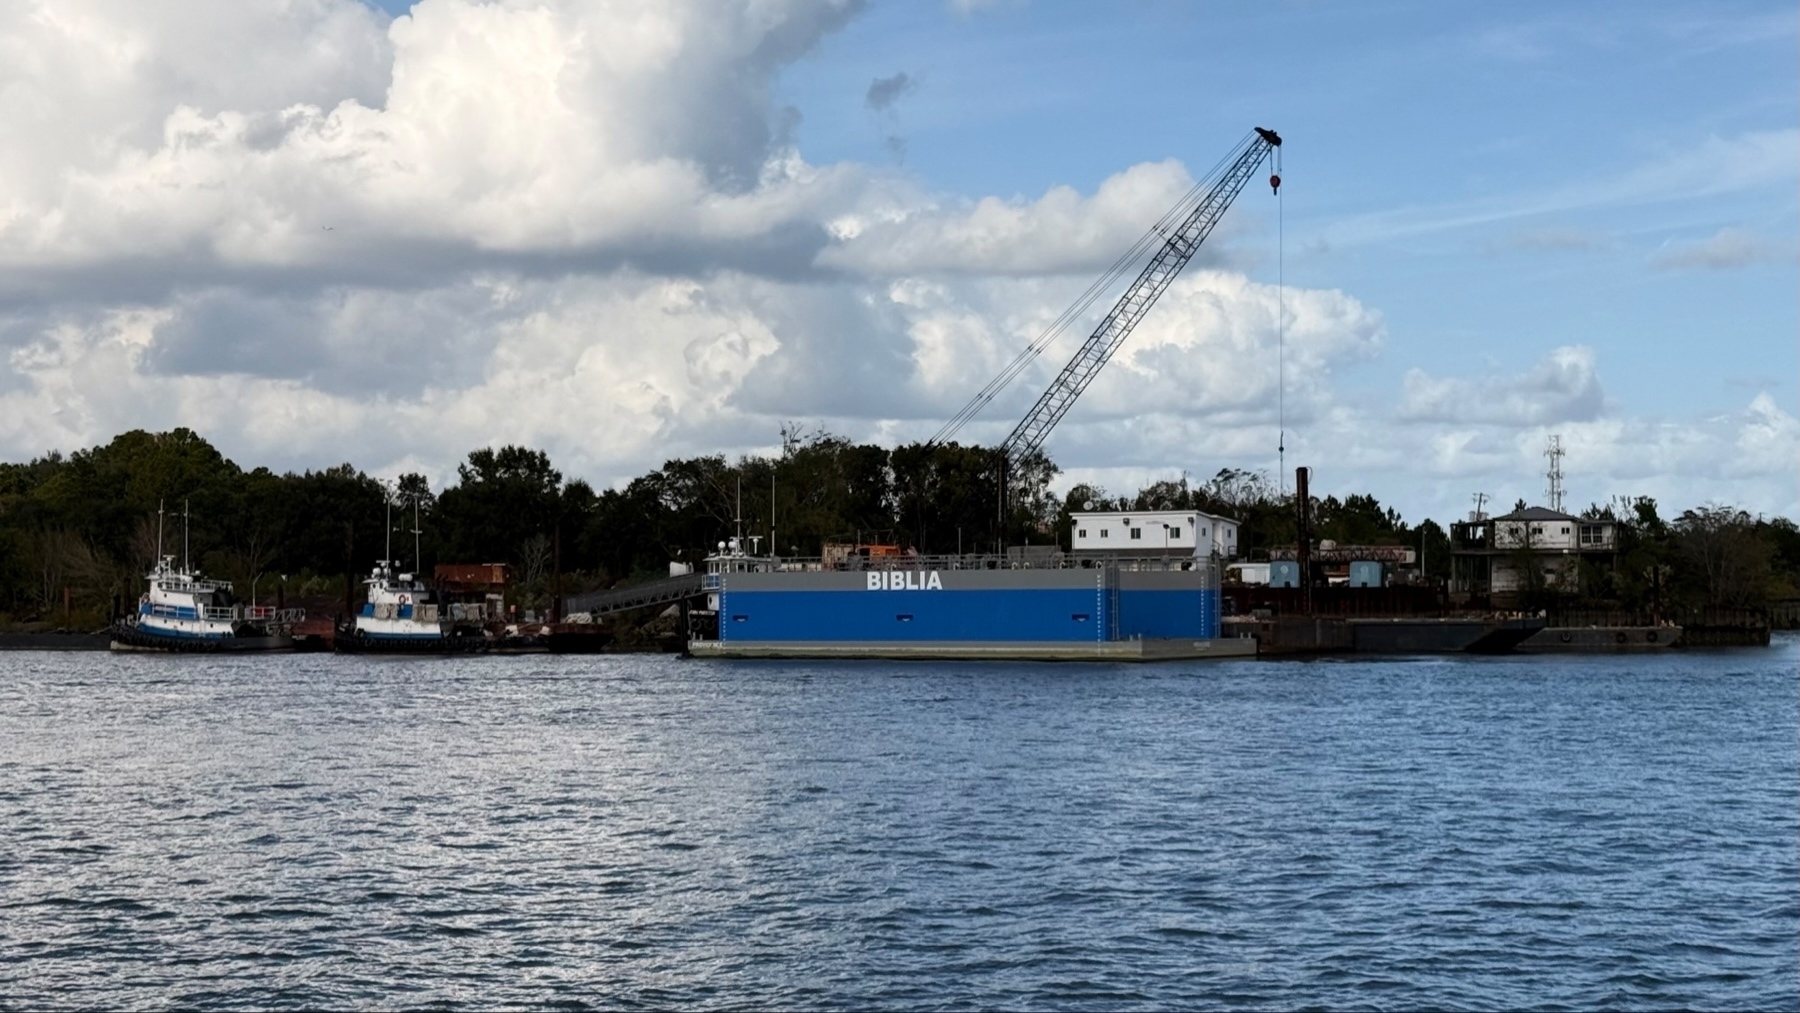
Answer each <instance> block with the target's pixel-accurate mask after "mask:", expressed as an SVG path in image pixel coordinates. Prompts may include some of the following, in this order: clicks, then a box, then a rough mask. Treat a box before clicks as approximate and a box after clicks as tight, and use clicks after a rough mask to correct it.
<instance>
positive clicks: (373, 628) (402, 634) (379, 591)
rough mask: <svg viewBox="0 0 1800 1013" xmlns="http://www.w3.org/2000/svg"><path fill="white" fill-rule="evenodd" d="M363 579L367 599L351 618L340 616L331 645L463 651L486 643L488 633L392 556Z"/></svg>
mask: <svg viewBox="0 0 1800 1013" xmlns="http://www.w3.org/2000/svg"><path fill="white" fill-rule="evenodd" d="M363 583H364V584H365V585H367V586H368V589H369V592H368V600H367V601H365V602H364V603H363V607H362V609H361V610H360V611H358V612H357V614H356V615H355V616H353V617H351V618H350V619H348V620H346V621H343V622H340V623H339V624H338V627H337V631H336V635H335V636H334V637H333V639H332V647H333V648H334V649H335V650H338V651H344V652H349V653H353V654H376V653H379V654H465V653H471V652H475V651H483V650H486V649H487V646H488V637H487V633H486V632H485V631H484V630H482V628H481V626H480V625H478V624H477V623H474V622H471V621H469V620H467V619H464V618H462V617H460V616H458V615H457V614H456V613H457V611H458V607H457V606H450V607H449V608H447V609H446V608H444V607H442V606H440V605H439V604H438V603H437V602H434V601H433V600H432V591H431V588H430V587H428V586H427V585H426V584H425V582H424V581H422V580H419V579H418V577H417V576H416V575H415V574H411V573H399V572H397V567H396V564H395V563H394V561H393V560H391V559H384V560H381V561H379V562H377V563H376V564H375V570H374V572H373V573H372V574H370V576H369V578H368V579H367V580H364V581H363Z"/></svg>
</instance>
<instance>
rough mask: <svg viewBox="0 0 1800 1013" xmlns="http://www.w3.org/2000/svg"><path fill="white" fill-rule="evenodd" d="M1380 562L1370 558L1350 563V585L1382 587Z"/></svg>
mask: <svg viewBox="0 0 1800 1013" xmlns="http://www.w3.org/2000/svg"><path fill="white" fill-rule="evenodd" d="M1381 569H1382V564H1380V563H1377V562H1375V561H1374V560H1370V559H1362V560H1357V561H1355V562H1352V563H1351V564H1350V586H1351V587H1383V586H1385V585H1384V582H1383V580H1382V572H1381Z"/></svg>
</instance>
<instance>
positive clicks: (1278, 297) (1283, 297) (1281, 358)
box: [1275, 148, 1287, 495]
mask: <svg viewBox="0 0 1800 1013" xmlns="http://www.w3.org/2000/svg"><path fill="white" fill-rule="evenodd" d="M1275 178H1276V179H1280V178H1281V149H1280V148H1276V149H1275ZM1275 348H1276V352H1275V417H1276V426H1277V431H1278V433H1279V435H1278V436H1277V438H1276V443H1275V472H1276V478H1277V480H1278V481H1279V482H1280V483H1281V492H1282V494H1283V495H1286V493H1287V215H1286V204H1285V203H1284V202H1283V201H1282V199H1281V188H1280V187H1276V188H1275Z"/></svg>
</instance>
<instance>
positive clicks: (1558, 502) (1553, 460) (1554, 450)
mask: <svg viewBox="0 0 1800 1013" xmlns="http://www.w3.org/2000/svg"><path fill="white" fill-rule="evenodd" d="M1544 456H1545V457H1548V458H1549V459H1550V470H1549V471H1547V472H1545V473H1544V477H1545V478H1547V479H1549V481H1550V489H1549V492H1550V504H1549V505H1550V509H1552V510H1554V511H1556V512H1557V513H1562V508H1563V484H1562V483H1563V473H1562V459H1563V445H1562V437H1561V436H1558V435H1552V436H1551V437H1550V446H1548V447H1546V448H1545V449H1544Z"/></svg>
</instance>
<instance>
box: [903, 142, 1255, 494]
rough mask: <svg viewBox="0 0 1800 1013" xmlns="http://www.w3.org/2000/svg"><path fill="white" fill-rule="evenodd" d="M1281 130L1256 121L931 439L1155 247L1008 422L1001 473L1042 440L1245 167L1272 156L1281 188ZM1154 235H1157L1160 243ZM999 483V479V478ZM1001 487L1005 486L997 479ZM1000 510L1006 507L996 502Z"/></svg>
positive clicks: (986, 397)
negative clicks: (1058, 368)
mask: <svg viewBox="0 0 1800 1013" xmlns="http://www.w3.org/2000/svg"><path fill="white" fill-rule="evenodd" d="M1280 148H1281V136H1280V135H1279V134H1277V133H1275V131H1273V130H1265V129H1263V128H1262V127H1257V128H1255V129H1254V130H1253V131H1251V132H1250V133H1249V134H1246V135H1245V136H1244V138H1243V139H1242V140H1240V141H1239V142H1238V144H1237V147H1235V148H1233V149H1232V150H1231V152H1230V153H1229V154H1227V155H1226V156H1225V157H1224V158H1223V159H1221V160H1220V162H1219V164H1218V165H1217V166H1215V167H1214V168H1213V171H1211V172H1209V173H1208V174H1207V175H1206V176H1205V177H1204V178H1202V179H1201V180H1200V181H1199V182H1198V183H1196V184H1194V187H1193V188H1192V189H1191V190H1189V191H1188V192H1187V193H1186V194H1185V195H1184V196H1183V197H1182V199H1181V200H1180V201H1179V202H1177V203H1176V205H1175V206H1174V207H1173V208H1171V209H1170V210H1169V212H1168V213H1167V214H1165V215H1163V217H1162V218H1161V219H1160V220H1158V221H1157V223H1156V224H1155V225H1153V226H1151V227H1150V229H1149V231H1147V232H1145V233H1144V235H1143V237H1142V238H1140V239H1139V240H1138V241H1137V243H1136V244H1135V245H1134V246H1133V247H1132V248H1131V249H1130V250H1127V251H1126V252H1125V254H1124V255H1122V256H1120V257H1119V259H1118V260H1117V261H1115V262H1114V263H1113V265H1112V267H1111V268H1109V269H1108V270H1107V272H1106V273H1105V274H1103V275H1101V277H1100V278H1099V279H1098V280H1096V281H1095V282H1094V283H1093V284H1092V285H1090V286H1088V289H1087V291H1086V292H1084V293H1082V296H1081V297H1080V298H1078V299H1077V300H1076V301H1075V303H1074V305H1072V306H1070V307H1069V308H1068V309H1067V310H1064V311H1063V313H1062V315H1061V316H1060V317H1058V318H1057V319H1056V320H1055V321H1054V322H1053V323H1051V325H1050V327H1049V328H1047V329H1046V330H1045V331H1044V333H1043V334H1042V335H1040V336H1039V337H1038V339H1037V340H1036V341H1033V342H1032V343H1031V345H1030V346H1028V347H1027V348H1026V349H1025V350H1024V351H1022V352H1020V353H1019V354H1018V356H1016V357H1015V358H1014V359H1013V360H1012V362H1010V363H1008V364H1007V366H1006V368H1005V369H1003V370H1001V372H1000V375H999V376H996V377H995V378H994V379H993V380H992V381H991V382H989V383H988V385H987V386H986V387H983V388H982V389H981V391H980V393H978V394H976V395H975V397H974V399H973V400H971V401H970V402H969V403H968V404H967V405H965V406H963V409H962V410H961V411H959V412H957V413H956V414H955V415H954V416H952V417H951V419H950V421H948V422H946V423H944V426H943V428H942V429H939V430H938V432H937V435H935V436H933V437H932V438H931V440H930V441H929V442H930V443H931V444H940V443H943V442H945V441H947V440H949V439H950V438H951V437H953V436H954V435H955V434H956V433H957V431H958V430H960V429H961V428H962V427H963V426H964V425H965V424H966V423H968V422H969V421H970V420H971V419H973V418H974V417H975V416H976V415H978V414H980V413H981V410H982V409H983V408H985V407H987V405H988V402H990V401H992V400H993V399H994V398H995V397H996V396H997V395H998V394H999V393H1000V392H1001V391H1002V390H1004V389H1005V388H1006V386H1007V385H1008V384H1010V383H1012V381H1013V380H1014V379H1015V378H1017V377H1018V375H1019V374H1020V373H1022V372H1024V371H1025V368H1026V367H1027V366H1029V365H1030V364H1031V362H1032V361H1033V360H1035V359H1036V358H1037V357H1038V355H1039V354H1040V353H1042V352H1043V350H1044V349H1045V348H1046V347H1048V346H1049V344H1050V342H1051V341H1053V340H1054V339H1055V338H1056V336H1057V335H1058V334H1060V333H1062V331H1063V330H1064V329H1065V328H1067V327H1068V325H1069V324H1070V323H1071V322H1073V321H1074V320H1075V319H1076V318H1078V317H1080V316H1081V314H1083V313H1084V312H1086V311H1087V309H1088V307H1089V306H1091V305H1093V303H1094V302H1095V301H1096V300H1098V299H1099V298H1100V296H1101V295H1102V294H1104V293H1105V291H1106V290H1107V289H1108V288H1111V287H1112V285H1113V283H1114V282H1116V281H1117V280H1118V279H1119V278H1120V277H1123V276H1124V274H1125V272H1126V271H1128V270H1130V267H1131V265H1132V264H1134V263H1136V262H1137V261H1138V260H1139V259H1140V258H1142V257H1143V256H1144V254H1145V252H1147V251H1149V250H1151V249H1152V248H1154V250H1155V252H1154V253H1153V254H1152V255H1151V257H1150V260H1149V263H1147V264H1145V265H1144V268H1143V270H1142V271H1141V272H1139V274H1138V276H1137V280H1136V281H1134V282H1132V283H1131V286H1130V287H1129V288H1127V289H1126V290H1125V293H1124V294H1123V295H1121V296H1120V297H1119V301H1118V302H1116V303H1114V304H1113V308H1112V311H1111V312H1109V313H1107V314H1106V317H1105V318H1104V319H1102V320H1101V321H1100V325H1099V326H1098V327H1096V328H1094V333H1093V334H1091V335H1089V336H1088V339H1087V340H1086V341H1085V342H1083V343H1082V345H1081V348H1080V350H1078V351H1077V352H1076V353H1075V357H1074V358H1072V359H1070V360H1069V362H1068V365H1066V366H1064V367H1063V368H1062V372H1061V373H1058V374H1057V376H1056V379H1055V380H1052V381H1051V382H1050V386H1049V387H1048V388H1046V389H1045V390H1044V393H1043V394H1041V395H1039V397H1038V399H1037V403H1036V404H1035V405H1033V406H1032V408H1031V411H1029V412H1026V413H1025V417H1024V418H1023V419H1020V420H1019V424H1018V425H1016V426H1014V427H1013V431H1012V433H1011V435H1009V436H1007V438H1006V439H1005V440H1004V441H1002V443H1001V444H1000V453H1001V471H1002V472H1004V471H1005V465H1006V463H1007V462H1008V461H1016V460H1019V459H1020V458H1022V457H1024V456H1026V455H1028V454H1030V453H1031V452H1033V451H1035V450H1037V449H1039V448H1040V447H1042V446H1043V444H1044V440H1045V439H1046V438H1047V437H1048V436H1049V435H1050V430H1052V429H1054V428H1056V424H1057V423H1058V422H1060V421H1062V417H1063V416H1064V415H1066V414H1068V411H1069V409H1070V408H1071V407H1073V406H1074V404H1075V401H1076V399H1077V398H1079V397H1081V393H1082V391H1085V390H1087V387H1088V384H1090V383H1092V382H1093V381H1094V377H1095V376H1097V375H1098V374H1099V372H1100V369H1101V367H1103V366H1105V365H1106V363H1107V360H1108V359H1111V358H1112V355H1113V353H1114V352H1115V351H1117V350H1118V348H1119V345H1121V344H1123V343H1124V341H1125V339H1126V338H1128V337H1130V336H1131V331H1132V328H1134V327H1136V326H1137V324H1138V321H1140V320H1142V319H1143V318H1144V314H1146V313H1148V312H1149V311H1150V307H1151V306H1152V305H1153V304H1155V302H1156V299H1157V297H1158V296H1160V295H1162V294H1163V292H1164V290H1166V289H1167V288H1168V287H1169V284H1170V283H1171V282H1173V281H1174V280H1175V276H1176V275H1177V274H1180V273H1181V269H1182V268H1183V267H1186V266H1187V262H1188V261H1189V260H1190V259H1192V258H1193V256H1194V253H1195V251H1197V250H1198V249H1199V248H1200V244H1201V243H1204V242H1205V241H1206V237H1207V236H1208V235H1209V234H1211V233H1212V230H1213V226H1215V225H1217V224H1219V219H1220V218H1222V217H1224V215H1225V210H1226V209H1227V208H1229V207H1230V206H1231V202H1232V201H1233V200H1234V199H1235V198H1236V197H1237V195H1238V193H1239V192H1240V191H1242V190H1243V189H1244V185H1245V184H1246V183H1248V182H1249V181H1250V175H1251V173H1253V172H1255V171H1256V168H1257V166H1259V165H1261V164H1262V162H1263V160H1264V159H1266V158H1269V157H1270V156H1271V154H1273V156H1274V158H1275V160H1276V163H1277V164H1276V172H1275V173H1274V174H1272V175H1271V176H1270V177H1269V186H1270V187H1271V188H1272V189H1273V190H1274V191H1275V192H1277V193H1279V192H1280V189H1281V175H1280V158H1281V154H1280ZM1158 240H1161V243H1160V245H1158ZM1001 481H1002V482H1003V483H1004V478H1002V479H1001ZM1002 488H1003V489H1004V485H1002ZM1002 508H1003V509H1004V506H1003V507H1002Z"/></svg>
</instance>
